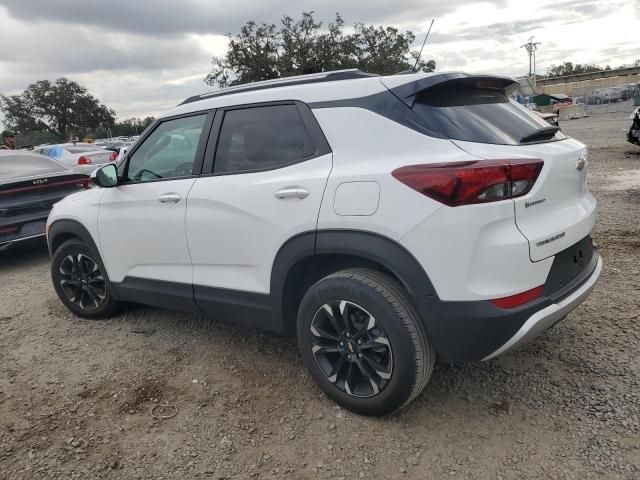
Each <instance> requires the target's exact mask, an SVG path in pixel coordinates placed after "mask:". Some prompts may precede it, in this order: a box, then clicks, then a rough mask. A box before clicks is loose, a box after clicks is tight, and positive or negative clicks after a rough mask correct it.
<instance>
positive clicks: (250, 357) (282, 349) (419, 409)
mask: <svg viewBox="0 0 640 480" xmlns="http://www.w3.org/2000/svg"><path fill="white" fill-rule="evenodd" d="M628 122H629V121H628V120H627V119H626V118H625V115H621V114H603V115H599V116H593V117H590V118H585V119H581V120H574V121H571V122H566V124H564V125H563V129H564V130H565V131H566V132H568V133H569V134H570V135H572V136H575V137H577V138H579V139H581V140H583V141H585V142H586V143H587V144H589V146H590V147H591V157H590V158H591V176H590V186H591V189H592V191H593V192H594V194H595V195H596V196H597V197H598V200H599V202H600V206H599V209H600V210H599V222H598V226H597V228H596V232H595V239H596V241H597V243H598V244H599V245H600V247H601V252H602V255H603V257H604V260H605V267H604V270H603V274H602V277H601V279H600V282H599V283H598V285H597V286H596V288H595V290H594V292H593V293H592V295H591V297H590V298H589V299H588V300H587V301H586V302H585V303H584V304H583V305H581V306H580V307H579V308H578V309H577V310H575V311H574V312H573V313H571V314H570V315H569V317H568V318H567V319H566V320H565V321H564V322H561V323H560V324H558V325H557V326H556V327H555V328H553V329H552V330H550V331H549V332H547V333H545V334H544V335H543V336H542V337H540V338H538V339H537V340H536V341H534V342H533V343H532V344H530V345H528V346H526V347H524V348H522V349H520V350H517V351H515V352H512V353H509V354H506V355H504V356H502V357H500V358H498V359H495V360H492V361H490V362H487V363H481V364H469V365H455V366H452V365H439V366H438V367H437V368H436V371H435V373H434V375H433V377H432V380H431V382H430V383H429V385H427V388H426V389H425V390H424V392H423V393H422V395H421V396H420V397H419V398H418V399H417V400H416V401H415V402H414V403H413V404H411V405H410V406H409V407H408V408H406V409H405V410H403V411H402V412H401V413H400V414H398V415H395V416H393V417H391V418H385V419H369V418H363V417H359V416H357V415H353V414H351V413H349V412H346V411H344V410H341V409H339V408H338V407H336V406H335V405H334V404H333V403H332V402H330V401H329V400H328V399H326V398H325V397H324V396H323V395H322V394H321V393H320V391H319V389H318V388H316V387H315V385H314V384H313V383H312V382H311V380H310V378H309V377H308V375H307V373H306V371H305V370H304V368H303V367H302V365H301V361H300V357H299V354H298V351H297V348H296V345H295V342H294V340H293V339H290V338H281V337H277V336H273V335H269V334H264V333H261V332H258V331H256V330H251V329H246V328H242V327H238V326H234V325H231V324H225V323H221V322H216V321H211V320H207V319H203V318H197V317H193V316H190V315H183V314H176V313H172V312H167V311H162V310H158V309H152V308H145V307H135V308H132V309H130V310H128V311H126V312H125V313H123V314H121V315H119V316H118V317H116V318H114V319H111V320H109V321H98V322H91V321H83V320H80V319H78V318H76V317H74V316H72V315H71V314H70V313H68V311H67V310H66V309H65V308H64V307H63V306H62V304H61V303H60V302H59V301H58V299H57V298H56V296H55V293H54V291H53V288H52V286H51V283H50V280H49V273H48V267H49V259H48V256H47V252H46V248H45V247H44V246H43V245H40V244H38V245H32V246H29V247H22V248H19V249H14V250H12V251H9V252H5V253H2V254H0V365H1V368H0V478H1V479H40V478H43V479H76V478H77V479H84V478H105V479H116V478H118V479H120V478H126V479H155V480H158V479H176V478H214V479H227V478H229V479H240V478H291V479H306V478H332V479H333V478H335V479H360V478H380V479H394V478H398V479H401V478H402V479H431V478H433V479H436V478H452V479H456V478H460V479H467V478H477V479H492V480H496V479H498V480H499V479H505V480H506V479H511V478H514V479H515V478H517V479H520V478H541V479H546V478H550V479H564V478H567V479H590V478H596V479H640V360H639V357H638V347H639V345H640V333H639V332H640V330H639V329H638V326H639V323H640V316H639V315H640V313H639V312H640V266H639V265H640V237H639V236H638V235H639V233H640V220H639V219H640V157H638V158H625V155H624V152H625V150H629V149H630V148H632V147H629V148H628V147H627V146H626V145H625V142H624V136H625V132H626V129H627V128H628ZM162 405H170V406H171V407H163V406H162ZM154 406H158V408H156V409H155V410H154V413H155V414H156V415H161V414H164V415H166V416H171V415H174V416H173V417H172V418H168V419H155V418H154V417H153V416H152V414H151V409H152V407H154ZM176 412H177V413H176Z"/></svg>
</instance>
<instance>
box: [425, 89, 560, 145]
mask: <svg viewBox="0 0 640 480" xmlns="http://www.w3.org/2000/svg"><path fill="white" fill-rule="evenodd" d="M413 110H414V111H415V112H416V113H418V115H420V116H421V117H422V118H423V119H425V121H426V122H427V123H428V124H429V126H430V127H432V128H435V129H436V130H437V131H439V132H440V133H442V134H443V135H444V136H446V137H447V138H450V139H452V140H463V141H468V142H479V143H492V144H499V145H521V144H523V143H529V141H528V140H526V139H527V138H528V137H531V136H532V135H533V134H534V133H536V132H538V131H540V130H541V129H548V128H549V124H548V123H547V122H545V121H544V120H542V119H540V118H539V117H538V116H537V115H536V114H535V113H533V112H531V111H529V110H528V109H526V108H525V107H523V106H522V105H520V104H518V103H517V102H515V101H513V100H511V99H510V98H509V97H508V96H507V95H506V94H504V93H503V92H501V91H496V90H490V89H477V88H454V87H448V86H444V87H434V88H430V89H428V90H426V91H424V92H421V93H419V94H418V96H417V97H416V101H415V103H414V106H413ZM564 138H566V136H565V135H563V134H562V133H561V132H556V133H555V134H551V135H546V136H543V137H537V138H535V143H540V142H541V141H555V140H562V139H564Z"/></svg>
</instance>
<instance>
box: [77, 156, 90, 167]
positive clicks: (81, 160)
mask: <svg viewBox="0 0 640 480" xmlns="http://www.w3.org/2000/svg"><path fill="white" fill-rule="evenodd" d="M90 163H91V159H90V158H87V157H84V156H83V157H80V158H79V159H78V165H89V164H90Z"/></svg>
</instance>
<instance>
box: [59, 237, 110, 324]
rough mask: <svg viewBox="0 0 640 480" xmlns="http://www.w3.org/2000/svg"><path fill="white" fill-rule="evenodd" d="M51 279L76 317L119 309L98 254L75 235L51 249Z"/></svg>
mask: <svg viewBox="0 0 640 480" xmlns="http://www.w3.org/2000/svg"><path fill="white" fill-rule="evenodd" d="M51 280H52V281H53V286H54V288H55V290H56V293H57V294H58V297H60V300H62V303H64V304H65V306H66V307H67V308H68V309H69V310H71V311H72V312H73V313H75V314H76V315H78V316H79V317H83V318H89V319H94V318H107V317H110V316H112V315H114V314H115V313H116V312H117V311H118V310H119V309H120V302H118V301H117V300H116V299H115V298H113V295H112V287H111V283H110V282H109V278H108V277H107V273H106V271H105V269H104V266H103V264H102V262H101V260H100V257H99V256H98V255H97V254H96V253H94V252H92V251H91V250H90V249H89V248H88V247H87V246H86V245H85V244H84V243H83V242H82V241H80V240H78V239H71V240H67V241H66V242H64V243H63V244H62V245H60V247H58V249H57V250H56V251H55V252H54V254H53V257H52V258H51Z"/></svg>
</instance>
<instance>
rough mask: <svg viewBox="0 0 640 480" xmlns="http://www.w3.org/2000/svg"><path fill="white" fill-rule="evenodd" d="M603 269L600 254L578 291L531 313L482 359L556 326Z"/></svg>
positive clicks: (587, 291)
mask: <svg viewBox="0 0 640 480" xmlns="http://www.w3.org/2000/svg"><path fill="white" fill-rule="evenodd" d="M601 271H602V258H601V257H600V256H598V260H597V263H596V268H595V270H594V271H593V272H592V273H591V275H590V276H589V277H588V278H587V280H586V281H585V282H584V283H583V284H582V285H581V286H580V287H579V288H578V289H577V290H576V291H574V292H573V293H572V294H571V295H569V296H568V297H567V298H565V299H564V300H562V301H560V302H558V303H553V304H551V305H549V306H548V307H546V308H544V309H542V310H540V311H539V312H537V313H534V314H533V315H531V316H530V317H529V318H528V319H527V321H526V322H525V323H524V325H522V327H521V328H520V330H518V331H517V332H516V334H515V335H514V336H513V337H511V338H510V339H509V341H507V342H506V343H505V344H504V345H502V346H501V347H500V348H498V349H497V350H496V351H495V352H493V353H491V354H490V355H487V356H486V357H485V358H483V359H482V360H483V361H484V360H490V359H492V358H494V357H497V356H498V355H500V354H502V353H504V352H507V351H509V350H511V349H513V348H517V347H519V346H521V345H524V344H525V343H528V342H529V341H531V340H533V339H534V338H535V337H537V336H538V335H540V334H541V333H542V332H544V331H545V330H547V329H549V328H551V327H552V326H554V325H555V324H556V323H558V322H559V321H560V320H562V319H563V318H564V317H565V316H566V315H567V314H568V313H569V312H571V311H572V310H573V309H574V308H576V307H577V306H578V305H580V304H581V303H582V302H583V301H584V300H585V299H586V298H587V297H588V296H589V293H591V290H593V287H594V285H595V284H596V282H597V281H598V277H599V276H600V272H601Z"/></svg>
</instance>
